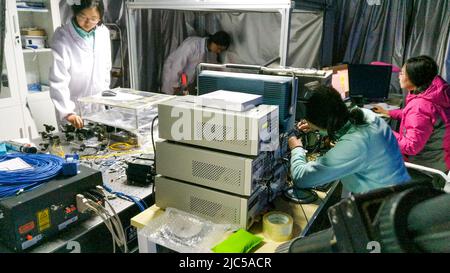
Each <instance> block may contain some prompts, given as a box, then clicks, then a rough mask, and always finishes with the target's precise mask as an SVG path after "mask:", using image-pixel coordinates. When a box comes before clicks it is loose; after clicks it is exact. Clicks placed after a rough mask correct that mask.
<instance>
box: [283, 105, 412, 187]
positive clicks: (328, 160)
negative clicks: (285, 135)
mask: <svg viewBox="0 0 450 273" xmlns="http://www.w3.org/2000/svg"><path fill="white" fill-rule="evenodd" d="M361 110H362V111H363V112H364V116H365V121H366V122H367V124H364V125H360V126H356V125H353V124H351V123H350V122H348V123H347V124H346V125H345V126H344V127H343V128H341V129H340V130H339V131H338V132H337V134H336V137H337V142H336V146H335V147H333V148H332V149H331V150H329V151H328V152H327V153H326V154H324V155H323V156H321V157H319V158H317V160H315V161H310V162H307V161H306V151H305V150H304V149H303V148H301V147H298V148H295V149H294V150H292V153H291V173H292V177H293V180H294V183H295V186H296V187H298V188H311V187H315V186H320V185H323V184H327V183H329V182H333V181H335V180H338V179H340V180H341V182H342V184H343V186H344V189H345V190H347V191H349V192H352V193H364V192H368V191H370V190H373V189H377V188H382V187H387V186H393V185H398V184H403V183H406V182H408V181H409V180H410V179H411V178H410V176H409V175H408V172H407V171H406V168H405V164H404V161H403V158H402V155H401V153H400V149H399V147H398V143H397V140H396V138H395V136H394V134H393V133H392V130H391V128H390V127H389V126H388V124H387V123H386V122H385V121H384V120H383V119H381V118H380V117H378V116H377V115H376V114H375V113H373V112H372V111H370V110H367V109H361Z"/></svg>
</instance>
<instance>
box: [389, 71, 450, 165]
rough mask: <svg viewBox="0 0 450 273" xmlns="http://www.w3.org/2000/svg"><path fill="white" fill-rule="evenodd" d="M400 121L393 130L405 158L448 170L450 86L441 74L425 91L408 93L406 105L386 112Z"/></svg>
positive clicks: (449, 162) (449, 151) (449, 153)
mask: <svg viewBox="0 0 450 273" xmlns="http://www.w3.org/2000/svg"><path fill="white" fill-rule="evenodd" d="M389 115H390V116H391V117H392V118H393V119H397V120H401V123H400V129H399V132H398V133H397V132H394V134H395V137H396V138H397V141H398V143H399V146H400V150H401V152H402V153H403V154H404V155H406V156H407V157H408V161H410V162H413V163H417V164H420V165H424V166H427V167H431V168H435V169H439V170H441V171H444V172H445V171H448V170H449V169H450V86H449V84H448V83H447V82H445V81H444V80H443V79H442V78H441V77H440V76H436V78H434V80H433V82H432V84H431V85H430V87H428V89H427V90H425V91H424V92H422V93H420V94H418V95H414V94H411V93H410V94H408V96H407V97H406V103H405V107H404V108H403V109H400V110H392V111H389Z"/></svg>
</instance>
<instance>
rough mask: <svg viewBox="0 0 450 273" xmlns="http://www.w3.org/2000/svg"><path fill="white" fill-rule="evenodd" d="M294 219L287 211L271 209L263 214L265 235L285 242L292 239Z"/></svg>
mask: <svg viewBox="0 0 450 273" xmlns="http://www.w3.org/2000/svg"><path fill="white" fill-rule="evenodd" d="M293 223H294V221H293V219H292V216H290V215H289V214H287V213H284V212H279V211H271V212H268V213H266V214H264V216H263V233H264V236H265V237H267V238H269V239H271V240H273V241H276V242H284V241H287V240H289V239H291V235H292V227H293Z"/></svg>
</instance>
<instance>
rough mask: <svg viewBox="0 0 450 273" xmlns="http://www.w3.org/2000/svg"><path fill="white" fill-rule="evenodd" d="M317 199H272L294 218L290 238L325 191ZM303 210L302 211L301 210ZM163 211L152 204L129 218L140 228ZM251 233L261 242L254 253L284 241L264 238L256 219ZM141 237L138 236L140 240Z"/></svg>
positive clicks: (264, 250) (264, 251)
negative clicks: (290, 200)
mask: <svg viewBox="0 0 450 273" xmlns="http://www.w3.org/2000/svg"><path fill="white" fill-rule="evenodd" d="M317 194H318V196H319V199H318V200H317V201H316V202H314V203H312V204H305V205H299V204H295V203H290V202H287V201H286V200H284V199H283V198H281V197H278V198H276V199H275V201H274V205H275V208H274V209H273V210H277V211H283V212H286V213H288V214H290V215H291V216H293V219H294V227H293V234H292V238H295V237H297V236H298V235H300V233H301V232H302V231H303V230H304V228H305V227H306V226H307V224H308V222H307V219H305V214H306V217H307V218H308V221H309V219H312V218H313V215H314V214H315V212H316V211H317V209H318V208H319V206H320V205H321V204H322V200H324V198H325V196H326V193H323V192H317ZM302 206H303V209H304V211H305V213H303V210H302ZM163 212H164V210H162V209H161V208H159V207H157V206H155V205H153V206H152V207H150V208H149V209H147V210H145V211H143V212H141V213H140V214H138V215H136V216H135V217H133V218H131V225H132V226H134V227H136V228H137V229H141V228H143V227H145V226H146V225H148V224H149V223H150V222H151V221H152V220H153V219H155V218H156V217H158V216H159V215H161V214H162V213H163ZM249 231H250V232H251V233H253V234H255V235H257V236H260V237H262V238H263V239H264V240H263V243H261V244H260V245H259V247H258V249H256V250H255V252H256V253H273V252H275V250H276V248H277V247H278V246H280V245H282V244H283V243H285V242H274V241H272V240H270V239H269V238H266V237H265V236H264V234H263V233H262V221H258V222H256V223H255V224H253V225H252V227H251V228H250V230H249ZM141 239H142V238H140V240H141ZM145 243H146V242H144V241H140V242H139V244H140V245H141V244H145Z"/></svg>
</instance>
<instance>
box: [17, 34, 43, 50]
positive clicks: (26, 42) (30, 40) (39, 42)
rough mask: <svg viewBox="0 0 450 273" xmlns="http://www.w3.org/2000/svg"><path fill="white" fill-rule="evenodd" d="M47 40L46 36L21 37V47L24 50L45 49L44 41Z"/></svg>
mask: <svg viewBox="0 0 450 273" xmlns="http://www.w3.org/2000/svg"><path fill="white" fill-rule="evenodd" d="M46 39H47V36H28V35H23V36H22V46H23V47H24V48H34V49H39V48H45V40H46Z"/></svg>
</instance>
